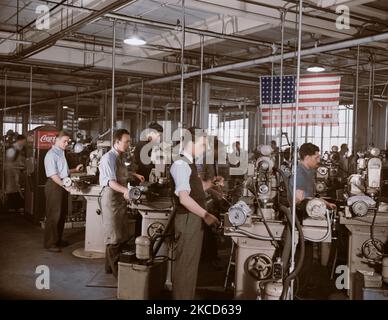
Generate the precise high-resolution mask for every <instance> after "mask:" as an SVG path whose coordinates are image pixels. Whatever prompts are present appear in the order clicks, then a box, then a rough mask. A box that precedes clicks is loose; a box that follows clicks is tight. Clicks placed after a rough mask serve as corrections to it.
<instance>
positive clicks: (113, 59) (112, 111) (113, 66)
mask: <svg viewBox="0 0 388 320" xmlns="http://www.w3.org/2000/svg"><path fill="white" fill-rule="evenodd" d="M115 69H116V20H113V45H112V94H111V96H112V106H111V108H112V109H111V120H110V130H111V131H110V134H111V145H112V147H113V144H114V141H113V130H114V125H115Z"/></svg>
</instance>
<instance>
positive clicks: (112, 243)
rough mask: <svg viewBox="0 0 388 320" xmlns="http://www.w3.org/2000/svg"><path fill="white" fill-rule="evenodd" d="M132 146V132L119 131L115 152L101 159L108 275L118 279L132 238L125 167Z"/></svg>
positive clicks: (115, 142)
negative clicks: (122, 257)
mask: <svg viewBox="0 0 388 320" xmlns="http://www.w3.org/2000/svg"><path fill="white" fill-rule="evenodd" d="M129 144H130V135H129V132H128V131H127V130H125V129H119V130H117V131H116V132H115V134H114V145H113V147H112V149H111V150H110V151H109V152H107V153H106V154H104V156H103V157H102V158H101V161H100V165H99V171H100V177H99V179H100V185H101V186H103V190H102V191H101V212H102V223H103V232H104V243H105V245H106V251H105V272H106V273H113V275H114V276H115V277H117V273H118V261H119V258H120V252H121V251H122V249H123V247H124V246H125V245H126V244H127V243H128V240H129V238H130V236H131V235H130V232H129V220H128V218H129V217H128V213H127V201H128V200H129V198H128V187H127V183H128V180H129V178H130V176H131V175H132V176H136V174H135V173H130V172H129V171H128V169H127V167H126V166H125V158H124V154H125V152H126V151H127V150H128V148H129ZM137 178H139V179H140V177H137Z"/></svg>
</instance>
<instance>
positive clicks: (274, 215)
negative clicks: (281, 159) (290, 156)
mask: <svg viewBox="0 0 388 320" xmlns="http://www.w3.org/2000/svg"><path fill="white" fill-rule="evenodd" d="M259 152H260V155H259V157H258V158H257V160H256V162H255V167H254V172H253V175H251V176H249V177H248V178H247V180H246V181H245V183H244V187H245V191H244V193H243V195H242V196H241V198H240V199H239V201H238V202H236V203H235V204H234V205H232V206H231V207H230V208H229V210H228V213H227V214H226V217H225V222H224V234H225V235H226V236H230V237H231V238H232V240H233V248H235V265H236V270H235V281H234V282H235V291H234V293H235V298H237V299H280V298H281V299H286V298H287V297H288V290H289V286H290V281H291V279H293V278H295V276H296V273H297V272H298V270H299V269H300V267H301V264H302V263H303V255H302V258H301V259H299V261H298V262H297V266H296V268H295V270H296V271H295V272H292V273H290V272H289V267H290V253H291V232H290V223H291V221H292V218H291V213H290V209H289V208H288V207H286V206H285V205H284V204H281V203H280V201H279V199H280V198H281V197H280V193H287V190H284V189H282V188H280V186H281V185H283V186H287V185H288V176H287V175H285V174H284V172H282V171H281V170H277V169H276V168H274V163H275V162H274V158H273V156H272V149H271V148H270V146H261V147H260V148H259ZM286 188H287V187H286ZM299 211H300V212H303V215H302V216H301V217H300V221H301V222H300V223H299V219H298V217H296V221H297V223H296V227H297V232H296V239H295V241H296V242H295V244H298V243H299V244H298V246H299V248H302V247H303V248H304V240H305V239H306V240H310V241H316V242H331V227H332V226H331V221H332V217H331V215H330V212H329V211H328V209H327V208H326V204H325V202H324V201H323V200H322V199H319V198H312V199H308V200H307V201H306V202H305V203H304V204H303V206H301V208H300V209H299Z"/></svg>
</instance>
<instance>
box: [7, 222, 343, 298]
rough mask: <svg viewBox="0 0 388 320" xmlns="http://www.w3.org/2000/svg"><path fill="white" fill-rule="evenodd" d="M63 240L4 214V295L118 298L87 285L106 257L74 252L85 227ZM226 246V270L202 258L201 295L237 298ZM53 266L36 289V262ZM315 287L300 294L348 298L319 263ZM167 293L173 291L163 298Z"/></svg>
mask: <svg viewBox="0 0 388 320" xmlns="http://www.w3.org/2000/svg"><path fill="white" fill-rule="evenodd" d="M64 239H66V240H67V241H69V242H70V243H71V245H70V246H68V247H66V248H64V249H63V251H62V252H61V253H51V252H47V251H45V250H44V249H43V248H42V241H43V230H42V229H41V228H40V227H39V226H36V225H33V224H31V223H30V222H29V221H27V220H26V219H25V218H24V217H23V216H21V215H16V214H0V261H1V269H0V299H72V300H83V299H88V300H89V299H90V300H94V299H97V300H105V299H116V293H117V289H116V288H104V287H87V286H86V285H87V284H88V283H89V282H90V280H91V279H92V278H93V276H95V274H96V273H97V272H98V271H99V270H101V269H102V268H103V265H104V260H103V259H81V258H77V257H75V256H73V255H72V252H73V251H74V250H75V249H77V248H80V247H83V239H84V230H83V229H65V234H64ZM228 252H229V250H228V248H223V249H222V250H220V256H221V261H222V264H223V266H224V269H223V270H214V269H212V268H211V267H209V266H208V265H206V264H203V263H201V265H200V269H199V279H198V290H197V298H198V299H233V292H232V290H229V291H227V292H225V291H224V290H223V288H222V286H223V283H224V277H225V268H226V265H227V259H228ZM39 265H46V266H48V267H49V269H50V289H49V290H45V289H42V290H38V289H37V288H36V286H35V281H36V279H37V277H38V276H39V274H36V273H35V271H36V267H37V266H39ZM112 277H113V276H112ZM312 277H313V282H314V283H315V284H316V286H314V287H313V288H308V289H305V290H302V291H301V292H300V293H299V294H298V298H299V299H344V298H345V295H344V294H343V293H342V292H340V291H337V290H336V289H335V288H334V286H333V282H332V281H330V279H329V277H328V270H327V269H326V268H322V267H320V266H317V265H315V266H314V268H313V272H312ZM161 298H167V299H168V298H169V292H165V293H164V294H163V297H161Z"/></svg>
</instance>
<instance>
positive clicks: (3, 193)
mask: <svg viewBox="0 0 388 320" xmlns="http://www.w3.org/2000/svg"><path fill="white" fill-rule="evenodd" d="M6 110H7V70H5V72H4V108H3V118H2V122H3V123H2V126H1V128H2V132H1V136H2V138H3V146H2V153H3V161H2V168H1V169H2V175H1V190H2V192H1V200H2V201H3V203H4V202H5V142H6V141H5V134H4V124H5V117H6Z"/></svg>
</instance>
